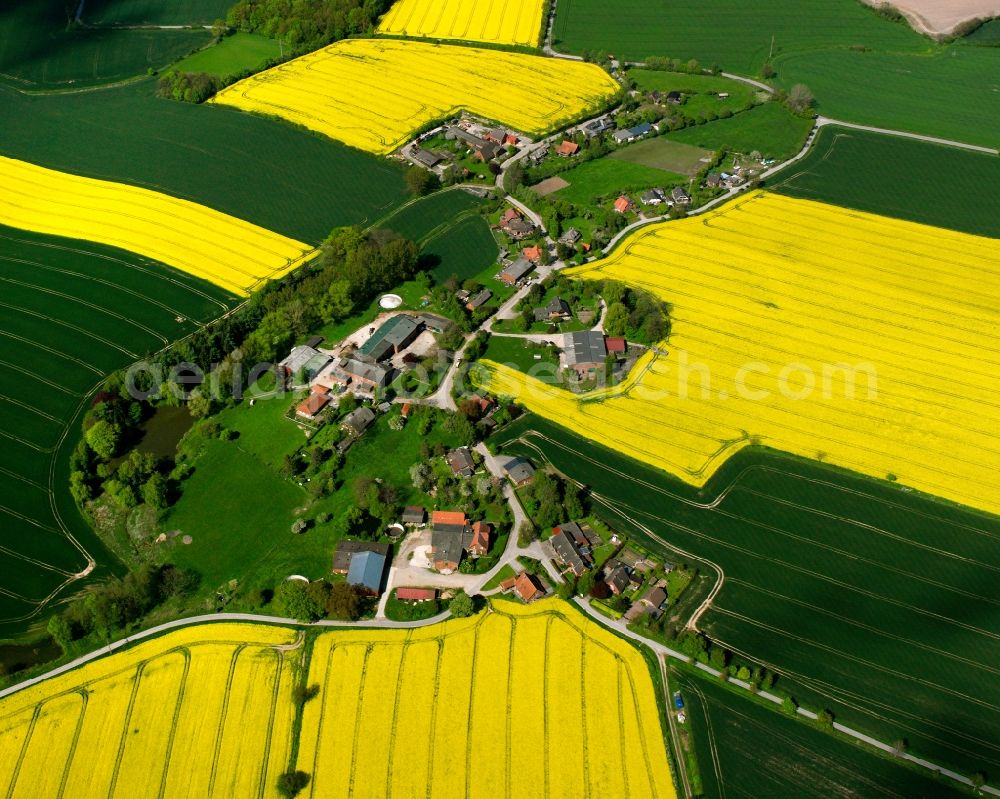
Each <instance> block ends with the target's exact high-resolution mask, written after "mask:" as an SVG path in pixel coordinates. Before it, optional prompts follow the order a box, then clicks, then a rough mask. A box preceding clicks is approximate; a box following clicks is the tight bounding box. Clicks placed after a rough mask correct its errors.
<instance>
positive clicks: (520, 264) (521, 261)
mask: <svg viewBox="0 0 1000 799" xmlns="http://www.w3.org/2000/svg"><path fill="white" fill-rule="evenodd" d="M534 268H535V265H534V264H533V263H531V261H529V260H528V259H527V258H518V259H517V260H516V261H514V263H512V264H508V265H507V266H505V267H504V268H503V269H501V270H500V274H499V275H498V277H499V278H500V282H501V283H506V284H507V285H508V286H513V285H514V284H515V283H517V282H518V281H519V280H521V278H523V277H524V276H525V275H527V274H528V273H529V272H531V270H532V269H534Z"/></svg>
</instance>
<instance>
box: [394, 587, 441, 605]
mask: <svg viewBox="0 0 1000 799" xmlns="http://www.w3.org/2000/svg"><path fill="white" fill-rule="evenodd" d="M396 599H408V600H410V601H411V602H414V601H415V602H424V601H426V600H428V599H437V589H436V588H397V589H396Z"/></svg>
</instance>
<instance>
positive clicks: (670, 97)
mask: <svg viewBox="0 0 1000 799" xmlns="http://www.w3.org/2000/svg"><path fill="white" fill-rule="evenodd" d="M667 102H668V103H670V104H671V105H680V104H681V93H680V92H678V91H671V92H667Z"/></svg>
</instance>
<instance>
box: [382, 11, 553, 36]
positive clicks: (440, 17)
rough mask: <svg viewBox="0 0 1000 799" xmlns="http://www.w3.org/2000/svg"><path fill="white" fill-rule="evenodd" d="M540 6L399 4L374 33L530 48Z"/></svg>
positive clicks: (538, 25)
mask: <svg viewBox="0 0 1000 799" xmlns="http://www.w3.org/2000/svg"><path fill="white" fill-rule="evenodd" d="M542 5H543V3H542V0H486V2H484V0H399V2H397V3H395V4H394V5H393V6H392V8H391V9H389V12H388V13H387V14H386V15H385V16H384V17H383V18H382V22H381V23H380V24H379V26H378V32H379V33H390V34H396V35H401V36H419V37H426V38H428V39H462V40H464V41H470V42H492V43H494V44H523V45H526V46H527V47H534V46H535V45H537V44H538V36H539V33H540V32H541V26H542Z"/></svg>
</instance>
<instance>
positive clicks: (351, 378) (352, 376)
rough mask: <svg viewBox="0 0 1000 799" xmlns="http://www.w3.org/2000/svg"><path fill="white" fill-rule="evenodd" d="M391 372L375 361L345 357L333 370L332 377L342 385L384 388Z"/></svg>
mask: <svg viewBox="0 0 1000 799" xmlns="http://www.w3.org/2000/svg"><path fill="white" fill-rule="evenodd" d="M391 375H392V372H391V371H390V370H389V369H386V368H385V367H384V366H379V365H378V364H376V363H368V362H367V361H362V360H359V359H357V358H345V359H344V360H343V361H341V363H340V365H339V366H338V367H337V368H336V369H335V370H334V372H333V375H332V377H333V379H334V380H336V381H337V382H338V383H342V384H344V385H348V384H353V385H355V386H357V387H358V388H360V389H363V390H366V391H374V390H375V389H379V388H385V387H386V386H387V385H389V378H390V376H391Z"/></svg>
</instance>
